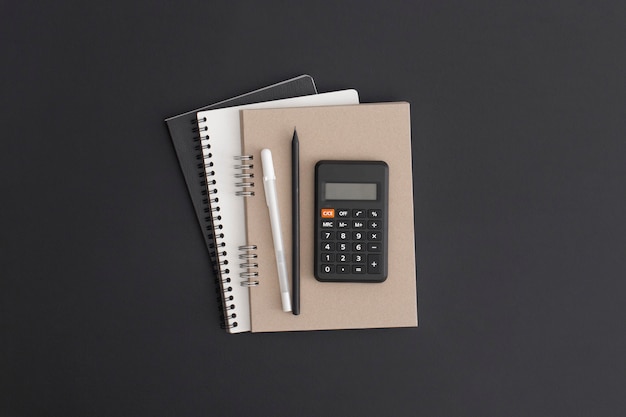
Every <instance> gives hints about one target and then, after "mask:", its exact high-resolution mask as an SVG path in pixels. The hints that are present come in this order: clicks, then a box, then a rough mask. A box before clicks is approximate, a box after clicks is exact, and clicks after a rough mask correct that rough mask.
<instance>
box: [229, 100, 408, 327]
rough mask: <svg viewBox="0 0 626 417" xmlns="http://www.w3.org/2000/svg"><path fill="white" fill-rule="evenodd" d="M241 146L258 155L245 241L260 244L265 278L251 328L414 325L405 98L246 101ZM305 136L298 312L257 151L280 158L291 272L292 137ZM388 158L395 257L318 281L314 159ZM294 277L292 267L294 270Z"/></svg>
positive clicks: (254, 293)
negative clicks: (376, 277)
mask: <svg viewBox="0 0 626 417" xmlns="http://www.w3.org/2000/svg"><path fill="white" fill-rule="evenodd" d="M241 120H242V143H243V154H244V155H253V157H254V167H253V168H252V170H251V171H252V172H253V173H254V178H255V183H256V185H255V188H254V192H255V195H254V196H253V197H248V198H246V202H245V203H246V227H247V241H248V244H250V245H252V244H253V245H257V251H256V253H257V254H258V264H259V265H258V269H257V271H258V274H259V277H258V280H259V285H258V286H257V287H252V288H251V290H250V309H251V319H252V331H253V332H272V331H290V330H323V329H355V328H384V327H414V326H417V294H416V271H415V248H414V232H413V177H412V163H411V130H410V111H409V104H408V103H383V104H360V105H351V106H331V107H307V108H289V109H264V110H243V111H242V112H241ZM294 127H296V128H297V131H298V137H299V139H300V207H301V211H300V226H301V230H300V238H301V242H300V245H301V261H300V264H301V273H300V275H301V278H300V286H301V295H300V297H301V312H300V315H298V316H295V315H293V314H291V313H285V312H283V311H282V309H281V299H280V291H279V287H278V278H277V276H278V275H277V268H276V260H275V256H274V246H273V241H272V233H271V229H270V222H269V212H268V208H267V205H266V203H265V193H264V190H263V171H262V167H261V150H262V149H263V148H269V149H270V150H271V151H272V155H273V159H274V168H275V171H276V178H277V179H276V187H277V190H278V200H279V201H278V204H279V210H280V214H281V218H282V223H281V227H282V232H283V242H284V245H285V250H286V252H287V253H286V258H287V261H288V264H289V265H288V270H289V271H291V247H292V244H291V243H292V242H291V139H292V136H293V130H294ZM328 159H335V160H340V159H341V160H346V159H347V160H382V161H385V162H387V164H388V165H389V264H388V265H389V266H388V268H389V269H388V277H387V279H386V281H384V282H382V283H336V282H319V281H317V280H316V279H315V277H314V275H313V261H314V260H313V257H314V204H315V197H314V196H315V194H314V181H315V164H316V163H317V162H318V161H320V160H328ZM290 279H291V273H290Z"/></svg>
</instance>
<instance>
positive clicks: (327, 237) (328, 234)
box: [322, 232, 335, 240]
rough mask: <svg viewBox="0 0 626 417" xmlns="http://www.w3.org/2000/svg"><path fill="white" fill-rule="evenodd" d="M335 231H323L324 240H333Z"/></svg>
mask: <svg viewBox="0 0 626 417" xmlns="http://www.w3.org/2000/svg"><path fill="white" fill-rule="evenodd" d="M334 238H335V232H322V240H333V239H334Z"/></svg>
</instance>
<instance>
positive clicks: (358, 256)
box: [352, 253, 365, 264]
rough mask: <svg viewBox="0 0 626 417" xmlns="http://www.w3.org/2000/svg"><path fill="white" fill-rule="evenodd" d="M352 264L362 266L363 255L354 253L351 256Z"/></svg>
mask: <svg viewBox="0 0 626 417" xmlns="http://www.w3.org/2000/svg"><path fill="white" fill-rule="evenodd" d="M352 262H354V263H357V264H362V263H364V262H365V255H361V254H359V253H355V254H354V255H352Z"/></svg>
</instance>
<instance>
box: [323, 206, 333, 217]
mask: <svg viewBox="0 0 626 417" xmlns="http://www.w3.org/2000/svg"><path fill="white" fill-rule="evenodd" d="M322 218H323V219H334V218H335V209H332V208H323V209H322Z"/></svg>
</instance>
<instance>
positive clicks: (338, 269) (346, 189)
mask: <svg viewBox="0 0 626 417" xmlns="http://www.w3.org/2000/svg"><path fill="white" fill-rule="evenodd" d="M388 200H389V167H388V166H387V164H386V163H385V162H383V161H320V162H318V163H317V164H316V165H315V262H314V264H315V278H317V280H318V281H331V282H382V281H384V280H385V279H387V240H388V236H387V228H388V206H389V204H388Z"/></svg>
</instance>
